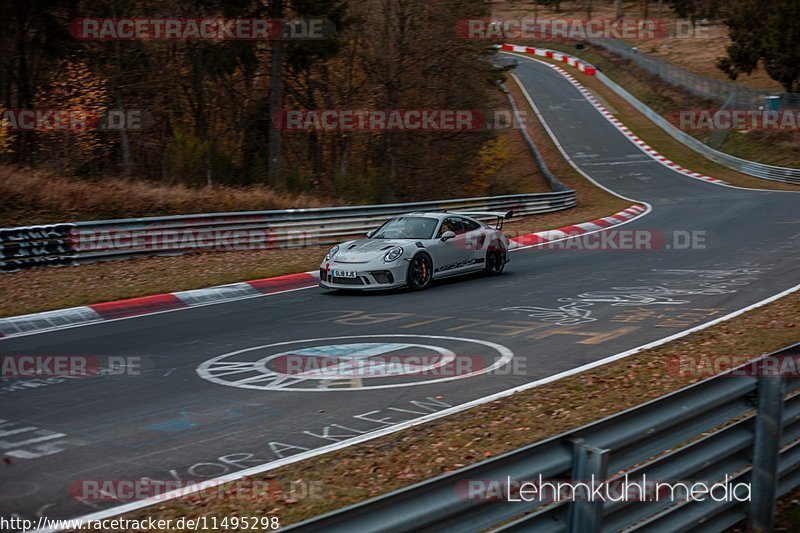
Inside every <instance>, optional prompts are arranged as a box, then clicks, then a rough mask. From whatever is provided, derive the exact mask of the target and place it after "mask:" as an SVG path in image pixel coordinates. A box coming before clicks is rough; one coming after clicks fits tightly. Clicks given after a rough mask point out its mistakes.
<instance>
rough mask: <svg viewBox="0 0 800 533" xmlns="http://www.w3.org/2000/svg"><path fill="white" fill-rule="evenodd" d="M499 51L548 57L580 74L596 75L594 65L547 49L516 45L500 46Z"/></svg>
mask: <svg viewBox="0 0 800 533" xmlns="http://www.w3.org/2000/svg"><path fill="white" fill-rule="evenodd" d="M500 50H502V51H504V52H517V53H519V54H530V55H535V56H539V57H548V58H550V59H554V60H555V61H562V62H564V63H566V64H567V65H569V66H571V67H575V68H577V69H578V70H580V71H581V72H585V73H586V74H588V75H590V76H594V75H595V74H596V73H597V68H596V67H595V66H594V65H592V64H590V63H586V62H585V61H583V60H582V59H578V58H577V57H575V56H571V55H569V54H565V53H563V52H559V51H557V50H550V49H548V48H534V47H532V46H520V45H518V44H502V45H500Z"/></svg>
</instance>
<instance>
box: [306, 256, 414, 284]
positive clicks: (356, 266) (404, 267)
mask: <svg viewBox="0 0 800 533" xmlns="http://www.w3.org/2000/svg"><path fill="white" fill-rule="evenodd" d="M333 270H348V271H355V273H356V277H355V278H342V277H333V276H332V275H331V274H332V271H333ZM407 272H408V261H406V260H404V259H401V260H399V261H396V262H395V263H391V264H386V263H384V264H382V265H375V264H373V263H332V264H330V268H326V264H322V265H320V269H319V286H320V287H322V288H324V289H350V290H362V291H370V290H385V289H394V288H397V287H403V286H405V284H406V274H407Z"/></svg>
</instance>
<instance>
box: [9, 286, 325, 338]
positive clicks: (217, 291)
mask: <svg viewBox="0 0 800 533" xmlns="http://www.w3.org/2000/svg"><path fill="white" fill-rule="evenodd" d="M318 282H319V274H318V273H316V272H302V273H299V274H288V275H286V276H278V277H274V278H266V279H257V280H253V281H244V282H242V283H232V284H230V285H220V286H217V287H209V288H207V289H194V290H190V291H180V292H171V293H167V294H155V295H153V296H143V297H141V298H131V299H128V300H120V301H117V302H104V303H100V304H92V305H85V306H81V307H71V308H69V309H59V310H56V311H46V312H44V313H34V314H31V315H22V316H15V317H10V318H2V319H0V337H13V336H15V335H21V334H25V333H30V332H33V331H41V330H46V329H57V328H62V327H67V326H74V325H78V324H91V323H94V322H103V321H106V320H115V319H118V318H127V317H132V316H141V315H149V314H152V313H158V312H162V311H172V310H174V309H184V308H188V307H195V306H198V305H203V304H208V303H218V302H223V301H227V300H238V299H241V298H247V297H253V296H259V295H262V294H270V293H274V292H280V291H287V290H292V289H301V288H304V287H313V286H315V285H316V284H317V283H318Z"/></svg>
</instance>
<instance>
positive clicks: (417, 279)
mask: <svg viewBox="0 0 800 533" xmlns="http://www.w3.org/2000/svg"><path fill="white" fill-rule="evenodd" d="M431 279H433V263H432V262H431V258H430V257H429V256H428V255H427V254H417V255H415V256H414V257H413V258H412V259H411V262H410V263H409V264H408V286H409V287H411V288H412V289H414V290H416V291H421V290H422V289H427V288H428V286H429V285H430V284H431Z"/></svg>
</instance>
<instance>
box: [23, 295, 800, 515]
mask: <svg viewBox="0 0 800 533" xmlns="http://www.w3.org/2000/svg"><path fill="white" fill-rule="evenodd" d="M798 290H800V285H795V286H794V287H791V288H789V289H786V290H785V291H783V292H780V293H778V294H775V295H773V296H770V297H769V298H765V299H764V300H761V301H759V302H756V303H754V304H751V305H748V306H747V307H743V308H741V309H738V310H736V311H733V312H732V313H729V314H727V315H725V316H722V317H719V318H716V319H714V320H711V321H709V322H706V323H705V324H700V325H699V326H695V327H693V328H689V329H686V330H684V331H680V332H678V333H675V334H673V335H670V336H668V337H664V338H663V339H658V340H656V341H653V342H649V343H647V344H643V345H641V346H638V347H636V348H632V349H630V350H627V351H624V352H620V353H618V354H615V355H610V356H608V357H605V358H603V359H599V360H597V361H593V362H591V363H588V364H585V365H583V366H579V367H576V368H572V369H570V370H566V371H564V372H560V373H558V374H554V375H552V376H548V377H546V378H542V379H538V380H536V381H531V382H530V383H526V384H525V385H520V386H518V387H513V388H511V389H506V390H504V391H500V392H497V393H495V394H492V395H490V396H484V397H483V398H479V399H477V400H472V401H471V402H467V403H462V404H461V405H456V406H454V407H450V408H449V409H445V410H443V411H438V412H436V413H431V414H429V415H425V416H422V417H419V418H416V419H414V420H408V421H406V422H401V423H399V424H395V425H393V426H389V427H386V428H383V429H379V430H377V431H373V432H371V433H367V434H364V435H360V436H358V437H353V438H351V439H347V440H344V441H341V442H337V443H335V444H329V445H327V446H322V447H321V448H316V449H314V450H309V451H307V452H303V453H299V454H297V455H293V456H292V457H287V458H285V459H279V460H277V461H272V462H269V463H265V464H263V465H259V466H254V467H252V468H247V469H245V470H240V471H239V472H234V473H232V474H228V475H225V476H220V477H216V478H212V479H205V480H202V481H200V482H198V487H197V488H196V489H191V488H185V489H179V490H175V491H171V492H168V493H166V494H164V495H160V496H156V497H153V498H148V499H146V500H142V501H138V502H132V503H128V504H125V505H120V506H118V507H112V508H111V509H107V510H104V511H98V512H96V513H91V514H87V515H84V516H81V517H78V518H75V519H73V520H83V521H84V522H87V521H90V520H104V519H106V518H111V517H114V516H117V515H120V514H122V513H129V512H131V511H136V510H139V509H143V508H145V507H149V506H151V505H156V504H160V503H164V502H165V501H167V500H173V499H175V498H180V497H181V496H186V495H189V494H193V493H195V492H199V491H201V490H204V489H207V488H208V487H209V486H217V485H220V484H223V483H228V482H231V481H236V480H238V479H242V478H244V477H248V476H254V475H257V474H263V473H264V472H269V471H270V470H275V469H277V468H281V467H284V466H287V465H291V464H294V463H297V462H300V461H304V460H306V459H311V458H314V457H318V456H320V455H324V454H326V453H329V452H333V451H336V450H341V449H344V448H348V447H350V446H353V445H356V444H361V443H363V442H367V441H370V440H373V439H377V438H379V437H383V436H385V435H390V434H392V433H396V432H398V431H402V430H404V429H408V428H411V427H414V426H418V425H421V424H426V423H428V422H432V421H434V420H438V419H440V418H444V417H447V416H450V415H454V414H456V413H460V412H463V411H466V410H468V409H471V408H472V407H476V406H479V405H482V404H485V403H488V402H493V401H495V400H499V399H501V398H506V397H508V396H511V395H513V394H516V393H518V392H523V391H527V390H530V389H534V388H536V387H540V386H542V385H546V384H548V383H552V382H554V381H558V380H561V379H563V378H566V377H569V376H573V375H575V374H580V373H581V372H585V371H587V370H591V369H593V368H597V367H599V366H603V365H606V364H608V363H612V362H614V361H618V360H620V359H624V358H626V357H629V356H631V355H634V354H636V353H639V352H641V351H642V350H647V349H650V348H655V347H657V346H660V345H662V344H666V343H668V342H670V341H673V340H675V339H679V338H681V337H685V336H686V335H689V334H691V333H694V332H696V331H700V330H703V329H706V328H708V327H710V326H713V325H715V324H719V323H720V322H724V321H726V320H730V319H731V318H735V317H737V316H739V315H741V314H743V313H746V312H748V311H750V310H752V309H756V308H758V307H761V306H763V305H767V304H769V303H771V302H774V301H775V300H777V299H779V298H782V297H784V296H787V295H789V294H791V293H793V292H795V291H798ZM39 531H58V530H56V529H47V530H39Z"/></svg>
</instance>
